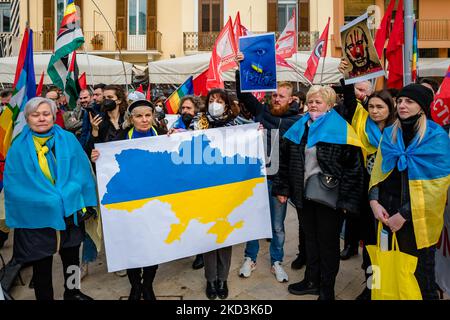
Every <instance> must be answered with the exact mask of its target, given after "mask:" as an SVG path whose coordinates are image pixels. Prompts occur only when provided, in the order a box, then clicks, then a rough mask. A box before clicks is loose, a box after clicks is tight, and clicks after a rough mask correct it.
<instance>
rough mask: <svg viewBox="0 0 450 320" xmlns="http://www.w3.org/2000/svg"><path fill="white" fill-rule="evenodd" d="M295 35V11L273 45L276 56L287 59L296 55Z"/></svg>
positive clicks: (296, 43)
mask: <svg viewBox="0 0 450 320" xmlns="http://www.w3.org/2000/svg"><path fill="white" fill-rule="evenodd" d="M296 35H297V27H296V21H295V10H292V17H291V19H289V21H288V23H287V24H286V27H285V28H284V30H283V32H282V33H281V35H280V36H279V38H278V40H277V43H276V44H275V50H276V53H277V56H280V57H281V58H284V59H287V58H290V57H292V56H293V55H294V53H297V48H298V41H297V36H296Z"/></svg>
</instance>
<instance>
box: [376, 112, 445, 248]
mask: <svg viewBox="0 0 450 320" xmlns="http://www.w3.org/2000/svg"><path fill="white" fill-rule="evenodd" d="M392 130H393V126H390V127H387V128H386V129H384V131H383V137H382V139H381V143H380V146H379V148H378V152H377V157H376V159H375V164H374V167H373V170H372V175H371V179H370V184H369V190H370V188H372V187H373V186H376V185H378V184H379V183H381V182H383V181H384V180H385V179H386V178H387V177H388V176H389V175H390V174H391V173H392V171H393V170H394V168H395V167H397V168H398V170H399V171H404V170H406V169H408V184H409V195H410V199H411V200H410V201H411V211H412V222H413V227H414V234H415V236H416V243H417V248H418V249H422V248H427V247H430V246H432V245H434V244H436V243H437V242H438V240H439V237H440V235H441V232H442V227H443V225H444V209H445V202H446V200H447V190H448V188H449V186H450V139H449V138H448V134H447V133H446V132H445V131H444V129H442V128H441V127H440V126H439V125H438V124H436V123H435V122H433V121H431V120H428V121H427V129H426V132H425V136H424V137H423V139H422V141H421V142H419V139H418V136H416V137H415V138H414V140H413V141H412V142H411V144H410V145H409V146H408V147H407V148H405V145H404V142H403V136H402V133H401V129H399V132H398V134H397V141H396V142H394V141H393V140H392Z"/></svg>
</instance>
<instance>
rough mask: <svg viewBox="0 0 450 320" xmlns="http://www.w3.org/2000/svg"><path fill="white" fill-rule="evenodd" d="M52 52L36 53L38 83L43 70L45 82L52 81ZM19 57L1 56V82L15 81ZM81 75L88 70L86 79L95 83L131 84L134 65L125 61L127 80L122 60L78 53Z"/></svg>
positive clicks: (35, 64) (35, 65) (89, 82)
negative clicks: (50, 66)
mask: <svg viewBox="0 0 450 320" xmlns="http://www.w3.org/2000/svg"><path fill="white" fill-rule="evenodd" d="M50 57H51V54H35V55H34V72H35V75H36V84H37V83H39V80H40V78H41V74H42V71H44V73H45V77H44V84H51V83H52V81H51V79H50V77H49V76H48V74H47V67H48V63H49V61H50ZM17 58H18V57H7V58H0V82H1V83H13V82H14V76H15V73H16V66H17ZM77 63H78V69H79V75H81V74H82V73H83V72H86V81H87V83H88V84H90V85H93V84H97V83H105V84H126V83H128V84H130V82H131V75H132V69H133V65H132V64H131V63H127V62H124V64H125V72H126V80H127V81H125V75H124V70H123V65H122V62H121V61H117V60H113V59H108V58H103V57H99V56H96V55H86V54H82V53H79V54H77Z"/></svg>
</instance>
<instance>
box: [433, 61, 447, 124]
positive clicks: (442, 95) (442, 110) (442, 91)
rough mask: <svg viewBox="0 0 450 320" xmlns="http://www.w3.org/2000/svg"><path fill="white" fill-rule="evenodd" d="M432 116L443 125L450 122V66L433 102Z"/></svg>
mask: <svg viewBox="0 0 450 320" xmlns="http://www.w3.org/2000/svg"><path fill="white" fill-rule="evenodd" d="M431 117H432V118H433V120H434V121H435V122H436V123H438V124H440V125H441V126H444V125H447V124H449V123H450V66H449V67H448V70H447V74H446V75H445V78H444V81H442V84H441V87H440V88H439V90H438V92H437V93H436V96H435V97H434V101H433V103H432V104H431Z"/></svg>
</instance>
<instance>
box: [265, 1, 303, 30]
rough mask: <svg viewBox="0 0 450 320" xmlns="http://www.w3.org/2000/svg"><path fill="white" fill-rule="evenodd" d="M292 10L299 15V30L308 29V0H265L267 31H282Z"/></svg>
mask: <svg viewBox="0 0 450 320" xmlns="http://www.w3.org/2000/svg"><path fill="white" fill-rule="evenodd" d="M293 11H295V12H296V15H297V12H298V16H299V17H300V19H299V23H298V29H299V31H309V0H267V31H269V32H270V31H275V32H282V31H283V30H284V28H285V27H286V24H287V22H288V21H289V19H290V18H291V17H292V12H293Z"/></svg>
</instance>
